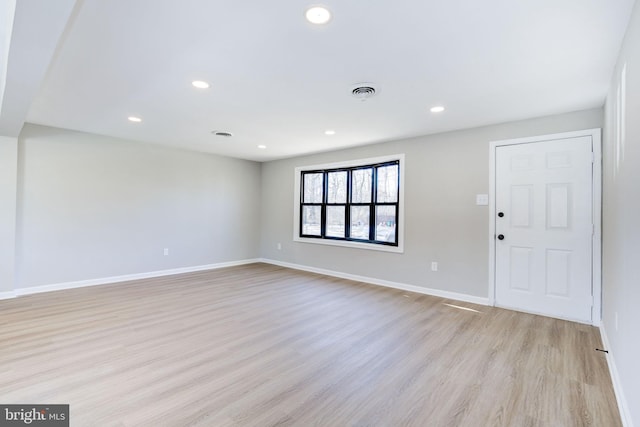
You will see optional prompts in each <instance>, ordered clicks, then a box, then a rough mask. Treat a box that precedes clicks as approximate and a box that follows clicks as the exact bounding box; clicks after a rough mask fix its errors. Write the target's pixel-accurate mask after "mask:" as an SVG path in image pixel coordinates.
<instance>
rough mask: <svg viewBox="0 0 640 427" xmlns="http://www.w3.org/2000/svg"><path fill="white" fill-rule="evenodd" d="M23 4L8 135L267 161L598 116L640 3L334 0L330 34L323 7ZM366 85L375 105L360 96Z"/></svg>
mask: <svg viewBox="0 0 640 427" xmlns="http://www.w3.org/2000/svg"><path fill="white" fill-rule="evenodd" d="M2 1H3V2H5V3H11V1H9V0H2ZM13 3H15V6H16V11H15V19H14V23H13V32H12V36H11V40H10V51H9V55H8V70H7V72H6V73H4V75H3V76H2V77H3V80H6V82H5V83H6V88H5V97H4V99H3V101H2V110H1V111H0V133H4V134H11V133H12V132H13V133H15V132H14V131H12V129H13V130H14V129H15V127H16V125H18V124H19V127H21V126H22V123H24V121H27V122H31V123H37V124H44V125H49V126H56V127H62V128H68V129H74V130H80V131H86V132H92V133H97V134H103V135H110V136H116V137H121V138H126V139H132V140H139V141H146V142H152V143H159V144H163V145H173V146H177V147H182V148H186V149H193V150H199V151H205V152H211V153H219V154H223V155H229V156H234V157H240V158H246V159H252V160H259V161H261V160H270V159H275V158H282V157H288V156H294V155H299V154H304V153H310V152H318V151H325V150H333V149H338V148H341V147H347V146H354V145H360V144H368V143H373V142H381V141H388V140H393V139H399V138H404V137H410V136H417V135H424V134H431V133H437V132H443V131H448V130H454V129H461V128H469V127H475V126H482V125H487V124H493V123H500V122H506V121H511V120H518V119H523V118H530V117H537V116H543V115H548V114H555V113H561V112H568V111H575V110H580V109H586V108H592V107H600V106H602V105H603V103H604V98H605V94H606V92H607V88H608V85H609V81H610V78H611V73H612V71H613V66H614V63H615V59H616V57H617V55H618V50H619V47H620V45H621V42H622V37H623V35H624V32H625V29H626V25H627V22H628V18H629V16H630V13H631V8H632V7H633V3H634V0H519V1H514V0H484V1H477V0H449V1H441V0H438V1H435V0H421V1H420V0H393V1H384V0H378V1H371V0H349V1H344V0H327V1H325V2H324V4H325V6H327V7H328V8H329V9H330V10H331V12H332V15H333V18H332V20H331V21H330V22H329V23H328V24H327V25H324V26H313V25H312V24H310V23H308V22H306V21H305V19H304V13H305V10H306V8H307V7H308V6H309V5H311V4H314V3H315V2H314V1H309V2H308V3H305V2H300V1H299V0H280V1H274V2H266V1H264V0H261V1H258V0H244V1H236V2H229V1H220V0H181V1H171V0H110V1H104V0H102V1H101V0H77V1H73V0H65V1H62V0H56V1H51V0H31V1H29V2H20V1H18V2H16V1H15V0H13ZM0 35H1V34H0ZM1 41H2V40H0V42H1ZM1 52H2V50H1V49H0V53H1ZM14 56H15V57H17V58H18V59H15V60H14V59H12V57H14ZM3 59H4V58H3ZM34 64H35V65H34ZM1 68H2V67H0V69H1ZM34 68H35V69H37V70H41V71H40V73H39V76H38V75H36V76H30V77H29V79H25V78H24V77H23V78H20V79H19V78H18V77H17V76H24V75H25V74H34V72H33V70H34ZM0 72H2V71H1V70H0ZM35 74H38V73H35ZM12 76H13V77H12ZM18 80H20V81H18ZM24 80H28V81H26V82H25V81H24ZM193 80H205V81H207V82H209V83H210V84H211V87H210V88H209V89H206V90H197V89H195V88H193V87H192V86H191V81H193ZM358 82H373V83H375V84H376V86H377V87H378V89H379V93H378V95H376V96H375V97H373V98H371V99H369V100H367V101H365V102H361V101H359V100H357V99H355V98H353V97H351V96H350V89H351V87H352V85H353V84H355V83H358ZM25 86H26V87H27V90H26V95H25V96H22V97H21V96H20V94H21V93H25V90H24V87H25ZM0 87H1V86H0ZM29 91H31V92H29ZM29 93H32V95H29ZM7 94H9V95H10V96H7ZM27 95H28V96H27ZM440 104H441V105H444V106H445V107H446V111H445V112H443V113H440V114H432V113H430V112H429V108H430V107H432V106H434V105H440ZM25 105H26V107H25ZM16 111H17V112H16ZM131 115H136V116H139V117H141V118H142V119H143V121H142V123H139V124H134V123H131V122H129V121H128V120H127V117H128V116H131ZM16 116H17V118H16ZM3 120H4V121H5V122H3ZM7 122H10V123H9V125H8V124H7ZM11 126H13V128H12V127H11ZM19 127H18V128H19ZM327 129H333V130H335V131H336V134H335V135H333V136H327V135H325V134H324V131H325V130H327ZM213 130H218V131H228V132H231V133H233V135H234V136H233V137H232V138H221V137H216V136H214V135H212V134H211V131H213ZM260 144H264V145H266V146H267V149H264V150H260V149H258V148H257V146H258V145H260Z"/></svg>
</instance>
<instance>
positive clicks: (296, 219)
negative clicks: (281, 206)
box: [293, 154, 405, 253]
mask: <svg viewBox="0 0 640 427" xmlns="http://www.w3.org/2000/svg"><path fill="white" fill-rule="evenodd" d="M404 157H405V156H404V154H393V155H389V156H381V157H371V158H367V159H356V160H348V161H343V162H336V163H325V164H321V165H309V166H299V167H296V168H295V170H294V173H295V181H294V182H295V185H294V190H293V241H294V242H301V243H311V244H316V245H328V246H342V247H346V248H356V249H367V250H373V251H382V252H395V253H404V187H405V182H404V176H405V174H404V168H405V162H404ZM392 161H398V162H399V167H400V182H399V188H398V219H397V221H398V236H397V237H398V245H397V246H389V245H380V244H376V243H366V242H352V241H346V240H332V239H316V238H309V237H300V176H301V175H302V172H304V171H312V170H319V169H337V168H348V167H357V166H365V165H370V164H376V163H384V162H392Z"/></svg>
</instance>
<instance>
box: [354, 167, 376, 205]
mask: <svg viewBox="0 0 640 427" xmlns="http://www.w3.org/2000/svg"><path fill="white" fill-rule="evenodd" d="M372 176H373V169H356V170H354V171H353V174H352V175H351V203H371V182H372Z"/></svg>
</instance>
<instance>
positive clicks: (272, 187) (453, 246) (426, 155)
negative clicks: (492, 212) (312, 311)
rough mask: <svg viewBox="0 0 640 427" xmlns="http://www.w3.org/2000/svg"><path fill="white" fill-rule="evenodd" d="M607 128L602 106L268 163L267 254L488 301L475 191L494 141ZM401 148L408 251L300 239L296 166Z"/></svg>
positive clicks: (483, 233)
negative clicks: (296, 237)
mask: <svg viewBox="0 0 640 427" xmlns="http://www.w3.org/2000/svg"><path fill="white" fill-rule="evenodd" d="M601 126H602V110H601V109H595V110H588V111H581V112H575V113H569V114H562V115H556V116H550V117H544V118H538V119H531V120H525V121H520V122H513V123H507V124H502V125H495V126H488V127H482V128H476V129H470V130H464V131H457V132H450V133H444V134H439V135H432V136H425V137H420V138H413V139H407V140H402V141H394V142H388V143H383V144H375V145H369V146H364V147H357V148H353V149H348V150H342V151H334V152H329V153H322V154H317V155H312V156H304V157H297V158H291V159H286V160H280V161H274V162H268V163H265V164H263V166H262V241H261V254H262V256H263V257H265V258H267V259H272V260H277V261H281V262H288V263H295V264H301V265H304V266H309V267H315V268H322V269H328V270H334V271H338V272H341V273H347V274H354V275H360V276H365V277H371V278H374V279H378V280H387V281H393V282H399V283H402V284H407V285H414V286H422V287H427V288H432V289H437V290H443V291H448V292H455V293H461V294H467V295H471V296H477V297H484V298H486V297H487V296H488V247H489V242H488V233H489V211H488V207H487V206H476V205H475V195H476V194H478V193H485V194H486V193H488V192H489V189H488V185H489V142H490V141H492V140H499V139H507V138H517V137H525V136H535V135H543V134H550V133H557V132H564V131H573V130H581V129H588V128H597V127H601ZM398 153H405V154H406V167H405V200H406V204H405V227H406V228H405V230H406V232H405V252H404V254H394V253H387V252H378V251H370V250H362V249H352V248H342V247H334V246H324V245H317V244H310V243H298V242H293V240H292V237H293V209H294V189H293V188H294V168H295V167H297V166H306V165H314V164H323V163H331V162H338V161H346V160H354V159H360V158H367V157H375V156H384V155H391V154H398ZM277 243H281V244H282V250H278V249H277ZM431 261H438V262H439V271H437V272H432V271H431V270H430V263H431Z"/></svg>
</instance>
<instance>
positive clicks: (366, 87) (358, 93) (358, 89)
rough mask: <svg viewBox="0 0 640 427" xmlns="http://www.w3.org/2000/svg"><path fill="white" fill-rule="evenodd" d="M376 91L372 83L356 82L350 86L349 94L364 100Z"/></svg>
mask: <svg viewBox="0 0 640 427" xmlns="http://www.w3.org/2000/svg"><path fill="white" fill-rule="evenodd" d="M378 92H379V91H378V89H377V88H376V86H375V85H374V84H373V83H358V84H356V85H353V86H352V87H351V95H352V96H353V97H355V98H357V99H359V100H360V101H366V100H367V99H369V98H371V97H372V96H375V95H376V94H377V93H378Z"/></svg>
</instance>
